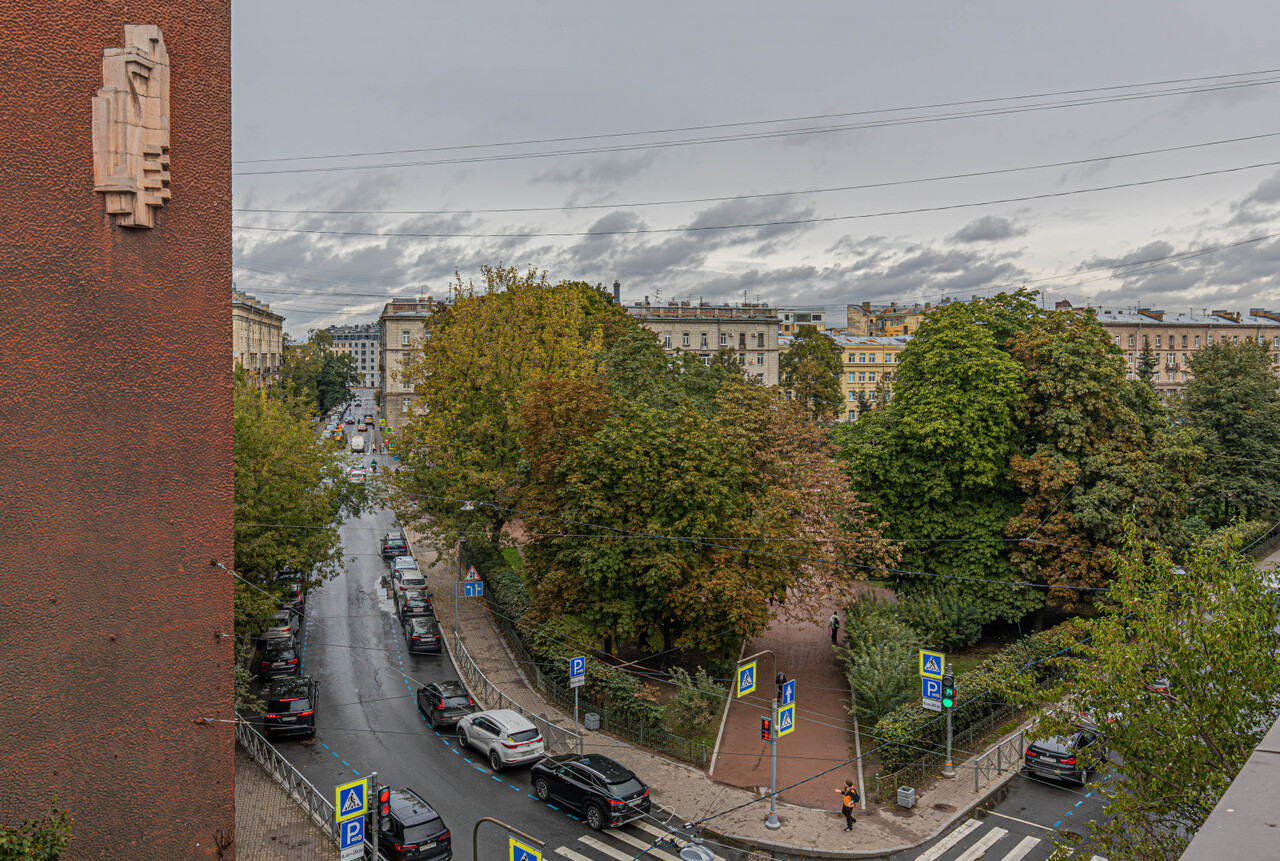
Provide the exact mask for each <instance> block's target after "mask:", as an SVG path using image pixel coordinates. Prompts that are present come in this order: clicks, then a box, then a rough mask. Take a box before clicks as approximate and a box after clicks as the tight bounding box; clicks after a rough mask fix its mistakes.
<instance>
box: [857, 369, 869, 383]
mask: <svg viewBox="0 0 1280 861" xmlns="http://www.w3.org/2000/svg"><path fill="white" fill-rule="evenodd" d="M866 381H867V374H866V372H865V371H859V372H858V382H860V383H865V382H866Z"/></svg>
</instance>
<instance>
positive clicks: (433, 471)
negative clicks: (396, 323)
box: [398, 266, 635, 547]
mask: <svg viewBox="0 0 1280 861" xmlns="http://www.w3.org/2000/svg"><path fill="white" fill-rule="evenodd" d="M482 272H483V275H484V284H483V285H482V287H481V288H479V289H477V288H476V287H475V285H474V284H463V283H462V279H461V277H459V278H458V279H457V281H456V283H455V285H454V290H453V299H452V303H451V304H450V305H448V306H443V305H442V306H441V307H440V308H439V309H438V310H437V312H436V314H435V315H434V317H433V318H432V319H431V320H430V321H429V322H428V331H429V332H430V336H429V337H428V338H427V339H426V340H425V341H424V342H423V343H422V344H421V345H420V346H419V347H418V349H417V350H416V351H414V352H412V353H411V354H410V355H409V356H408V358H406V360H405V363H404V368H403V378H404V380H405V381H407V382H408V383H410V384H412V385H413V387H414V392H415V394H416V395H417V397H418V398H419V399H420V402H421V404H422V406H423V410H422V413H421V414H420V415H416V416H414V417H413V418H412V419H411V420H410V421H409V424H408V425H407V426H406V427H405V428H404V430H403V432H402V438H401V440H400V443H399V446H398V448H399V450H400V451H401V452H402V456H401V459H402V462H403V463H404V467H402V471H401V476H400V480H399V482H398V486H399V488H400V489H401V490H403V491H405V492H407V493H410V494H412V495H413V505H412V506H406V507H405V514H406V516H407V517H409V518H410V519H411V520H412V522H416V523H419V524H421V525H424V526H428V527H430V528H432V529H434V530H435V531H436V533H437V536H438V537H439V538H440V539H441V540H442V541H443V540H447V538H448V537H450V536H453V535H456V534H457V533H458V532H459V531H466V530H469V529H483V531H484V532H485V533H486V534H487V535H488V537H489V540H490V542H491V543H492V544H493V546H495V547H496V546H497V545H498V543H499V541H500V538H501V534H502V530H503V527H504V526H505V525H506V523H507V521H508V520H509V519H510V517H511V515H510V508H511V507H512V503H513V502H515V500H516V494H517V488H518V486H519V485H520V484H521V482H522V480H523V479H522V469H523V463H524V457H523V453H522V452H521V448H520V438H521V424H520V406H521V402H522V400H523V398H524V397H525V396H526V394H527V393H528V392H529V391H530V389H531V388H532V387H533V386H534V384H535V383H537V382H538V381H541V380H550V379H557V378H566V379H573V378H581V377H590V376H593V375H595V374H596V373H597V372H598V371H599V368H600V363H601V354H602V352H603V350H604V349H605V347H606V346H607V344H608V342H609V338H610V337H614V336H615V333H616V332H617V331H619V330H620V329H622V328H624V327H625V326H627V325H631V326H634V325H635V324H634V323H633V322H631V321H629V320H627V319H625V318H626V314H625V312H624V311H622V309H620V308H618V307H617V306H616V305H613V304H612V303H610V302H609V301H608V300H607V299H606V298H605V297H604V294H603V293H602V292H601V291H599V290H598V289H596V288H593V287H591V286H589V285H587V284H584V283H582V282H569V281H565V282H561V283H559V284H555V285H552V284H551V283H549V282H548V281H547V276H546V273H538V272H535V271H533V270H530V271H529V272H526V273H524V274H523V275H522V274H521V273H519V272H518V271H516V269H515V268H514V267H510V268H503V267H501V266H497V267H484V268H483V270H482ZM460 500H467V501H474V502H477V503H481V504H480V505H477V506H473V510H472V511H470V512H463V511H461V510H460V509H461V502H460Z"/></svg>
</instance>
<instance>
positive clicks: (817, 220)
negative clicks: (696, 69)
mask: <svg viewBox="0 0 1280 861" xmlns="http://www.w3.org/2000/svg"><path fill="white" fill-rule="evenodd" d="M1276 165H1280V161H1264V162H1257V163H1254V164H1246V165H1240V166H1238V167H1228V168H1219V169H1217V170H1205V171H1198V172H1196V173H1187V174H1179V175H1177V176H1165V177H1158V178H1156V179H1144V180H1136V181H1133V182H1120V183H1113V184H1111V185H1098V186H1092V187H1090V188H1078V189H1072V190H1070V191H1054V192H1043V193H1040V194H1027V195H1020V196H1017V197H1002V198H994V199H991V200H979V201H971V202H968V203H952V204H947V205H944V206H921V207H915V208H913V209H893V210H882V211H880V212H865V213H858V214H855V215H828V216H814V217H810V218H787V219H779V220H776V221H754V222H745V223H741V224H707V225H690V226H687V227H638V228H630V229H625V230H564V231H517V232H509V233H475V232H468V233H409V232H399V231H381V232H379V231H371V230H315V229H308V228H299V227H259V226H255V225H250V224H233V225H232V227H233V228H234V229H236V230H256V231H262V232H267V233H292V234H303V235H313V236H359V237H366V238H369V237H372V238H407V239H453V238H463V239H492V238H507V239H511V238H536V237H574V236H591V237H604V236H640V235H650V234H665V233H706V232H712V231H720V230H747V229H756V228H761V227H793V226H798V225H802V224H829V223H833V222H840V221H855V220H859V219H864V218H884V217H887V216H892V215H919V214H921V213H926V212H949V211H953V210H957V209H972V208H974V207H979V206H997V205H1001V204H1007V203H1025V202H1027V201H1031V200H1051V199H1055V198H1062V197H1071V196H1073V195H1077V194H1095V193H1097V192H1102V191H1116V190H1119V189H1125V188H1142V187H1146V186H1152V185H1159V184H1162V183H1166V182H1181V181H1183V180H1188V179H1200V178H1203V177H1206V176H1221V175H1223V174H1229V173H1238V172H1240V171H1245V170H1256V169H1258V168H1263V167H1275V166H1276Z"/></svg>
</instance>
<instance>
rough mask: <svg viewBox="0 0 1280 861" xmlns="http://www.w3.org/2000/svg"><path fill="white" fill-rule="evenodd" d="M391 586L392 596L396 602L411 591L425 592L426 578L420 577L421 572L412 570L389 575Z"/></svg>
mask: <svg viewBox="0 0 1280 861" xmlns="http://www.w3.org/2000/svg"><path fill="white" fill-rule="evenodd" d="M391 584H392V587H393V588H394V589H395V591H394V592H393V593H392V594H394V595H395V596H396V601H399V600H400V596H402V595H403V594H404V593H405V592H408V591H409V590H411V589H415V590H418V589H420V590H423V591H425V590H426V588H427V578H426V577H424V576H423V575H422V572H421V571H419V570H418V569H416V568H413V569H409V570H403V571H399V572H396V573H393V574H392V575H391Z"/></svg>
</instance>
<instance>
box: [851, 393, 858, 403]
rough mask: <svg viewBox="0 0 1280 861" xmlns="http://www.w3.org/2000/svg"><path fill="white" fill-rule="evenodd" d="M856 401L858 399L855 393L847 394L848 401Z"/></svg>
mask: <svg viewBox="0 0 1280 861" xmlns="http://www.w3.org/2000/svg"><path fill="white" fill-rule="evenodd" d="M857 399H858V395H857V393H856V392H849V400H851V401H856V400H857Z"/></svg>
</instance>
